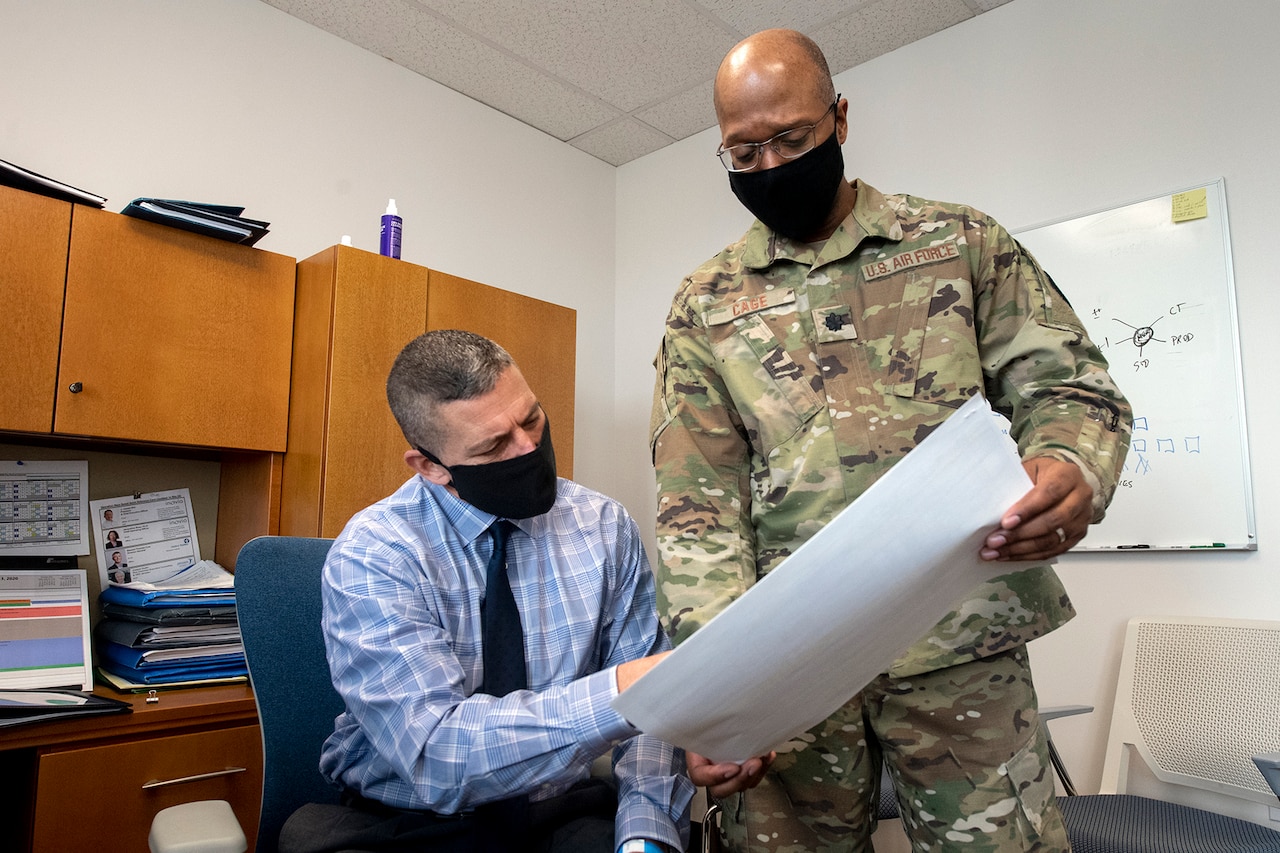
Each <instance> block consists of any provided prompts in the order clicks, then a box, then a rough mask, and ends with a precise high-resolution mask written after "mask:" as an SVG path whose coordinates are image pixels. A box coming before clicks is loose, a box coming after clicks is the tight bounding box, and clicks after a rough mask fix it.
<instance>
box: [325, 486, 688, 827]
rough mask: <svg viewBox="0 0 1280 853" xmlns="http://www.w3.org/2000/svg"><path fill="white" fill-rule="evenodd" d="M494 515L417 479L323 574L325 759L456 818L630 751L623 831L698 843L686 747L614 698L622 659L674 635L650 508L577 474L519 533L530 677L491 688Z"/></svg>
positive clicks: (379, 788) (619, 760) (618, 763)
mask: <svg viewBox="0 0 1280 853" xmlns="http://www.w3.org/2000/svg"><path fill="white" fill-rule="evenodd" d="M494 520H495V519H494V517H493V516H491V515H489V514H488V513H486V512H483V511H482V510H479V509H476V508H475V507H473V506H471V505H470V504H468V503H466V502H464V501H462V500H459V499H458V498H456V497H454V496H453V495H452V494H450V493H449V492H448V491H447V490H445V489H443V488H441V487H439V486H437V485H435V484H434V483H430V482H428V481H427V480H424V479H422V478H421V477H418V476H414V477H413V478H411V479H410V480H409V481H408V482H406V483H405V484H404V485H403V486H401V487H400V489H399V490H397V491H396V492H395V494H393V495H391V496H390V497H388V498H385V499H384V500H381V501H379V502H378V503H376V504H374V505H373V506H371V507H369V508H368V509H365V510H363V511H362V512H360V513H358V514H356V515H355V516H354V517H353V518H352V519H351V521H350V522H348V524H347V526H346V529H345V530H343V532H342V534H341V535H340V536H339V537H338V538H337V540H336V541H335V543H334V546H333V548H332V550H331V551H330V553H329V557H328V560H327V562H326V564H325V569H324V580H323V597H324V618H323V628H324V634H325V643H326V645H327V647H328V656H329V666H330V670H331V671H332V675H333V681H334V685H335V686H336V687H337V689H338V692H339V693H340V694H341V695H342V697H343V699H344V700H345V702H346V711H345V712H344V713H343V714H341V715H340V716H339V717H338V718H337V720H335V723H334V728H335V730H334V733H333V734H332V735H331V736H330V737H329V739H328V741H327V742H326V743H325V745H324V749H323V752H322V754H321V760H320V769H321V771H322V772H323V773H324V774H325V775H326V776H327V777H328V778H330V779H332V780H334V781H335V782H337V783H338V784H340V785H342V786H343V787H344V788H347V789H351V790H354V791H355V792H357V793H359V794H361V795H362V796H364V797H368V798H370V799H374V800H379V801H381V802H384V803H386V804H388V805H392V806H397V807H400V808H410V809H430V810H432V811H435V812H439V813H443V814H453V813H457V812H460V811H466V810H469V809H472V808H474V807H475V806H477V805H480V804H482V803H486V802H490V801H493V800H499V799H505V798H507V797H510V796H513V795H516V794H521V793H527V794H529V795H530V798H531V799H532V800H535V801H536V800H540V799H545V798H547V797H551V796H555V795H557V794H560V793H562V792H564V791H565V790H567V789H568V788H569V787H570V786H571V785H572V784H573V783H575V782H577V781H579V780H581V779H584V778H586V777H587V776H588V773H589V769H590V765H591V763H592V762H593V760H594V759H595V758H596V757H597V756H599V755H601V754H603V753H604V752H605V751H606V750H607V749H609V748H610V747H611V746H614V775H615V777H616V779H617V782H618V798H619V808H618V818H617V824H616V832H615V835H616V838H617V840H618V842H622V841H625V840H629V839H632V838H644V839H649V840H652V841H658V842H661V843H664V844H668V845H670V846H672V847H673V848H675V849H684V844H685V842H686V840H687V837H688V816H689V803H690V799H691V797H692V794H693V785H692V783H690V782H689V780H688V778H687V777H686V776H685V775H684V774H683V755H682V754H681V753H679V752H678V751H677V750H674V749H673V748H672V747H671V746H669V745H668V744H666V743H664V742H662V741H660V740H657V739H656V738H653V737H649V736H647V735H643V734H638V733H637V732H636V730H635V729H634V728H632V727H631V726H630V725H629V724H628V723H627V722H626V721H625V720H623V719H622V717H621V716H619V715H618V713H617V712H616V711H614V710H613V709H612V708H611V707H610V705H609V702H610V700H611V699H612V698H613V697H614V696H616V695H617V683H616V679H615V674H614V667H616V666H617V665H618V664H620V663H624V662H626V661H629V660H633V659H635V658H639V657H643V656H645V655H649V654H652V653H654V652H658V651H662V650H665V649H667V648H669V647H670V644H669V642H668V640H667V637H666V635H665V633H664V632H663V631H662V629H661V627H660V625H659V623H658V616H657V611H656V607H655V592H654V581H653V576H652V573H651V571H650V568H649V563H648V560H647V558H646V556H645V552H644V548H643V545H642V543H641V540H640V534H639V529H638V528H637V526H636V523H635V521H634V520H633V519H632V518H631V517H630V516H629V515H628V514H627V512H626V510H625V509H623V507H622V505H621V504H619V503H617V502H616V501H614V500H611V499H610V498H607V497H605V496H604V495H601V494H599V493H597V492H594V491H591V490H590V489H587V488H585V487H583V486H581V485H578V484H576V483H573V482H571V481H569V480H564V479H561V480H560V481H559V483H558V492H557V496H556V502H555V505H554V506H553V507H552V508H551V510H550V511H549V512H547V513H545V514H544V515H540V516H536V517H534V518H530V519H522V520H517V521H515V522H514V523H515V524H516V526H517V527H518V528H519V529H518V530H516V531H513V532H512V535H511V539H510V541H509V543H508V546H507V547H508V560H509V562H510V564H511V566H512V568H511V585H512V590H513V592H514V594H515V598H516V603H517V605H518V607H519V610H520V614H521V621H522V623H523V625H524V634H525V656H526V663H527V667H528V672H529V686H530V689H529V690H525V691H517V692H515V693H512V694H510V695H508V696H505V697H501V698H499V697H494V696H489V695H487V694H483V693H475V692H474V691H475V688H476V686H477V685H478V684H480V683H481V681H482V677H483V674H484V673H483V658H482V655H481V649H480V637H481V630H480V602H481V598H482V596H483V593H484V587H485V566H486V564H487V563H488V559H489V554H490V551H491V549H492V547H493V538H492V537H491V536H489V535H486V530H487V529H488V528H489V526H490V525H491V524H492V523H493V522H494Z"/></svg>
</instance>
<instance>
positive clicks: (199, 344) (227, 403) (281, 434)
mask: <svg viewBox="0 0 1280 853" xmlns="http://www.w3.org/2000/svg"><path fill="white" fill-rule="evenodd" d="M293 282H294V260H293V259H292V258H289V257H286V256H284V255H277V254H273V253H270V252H263V251H260V250H257V249H251V248H247V247H245V246H238V245H235V244H233V243H228V242H225V241H221V240H215V239H213V238H209V237H202V236H199V235H196V234H191V233H188V232H185V231H180V230H178V229H175V228H169V227H166V226H163V225H155V224H152V223H149V222H142V221H139V220H137V219H134V218H131V217H128V216H121V215H118V214H114V213H108V212H106V211H101V210H94V209H90V208H84V207H81V206H79V205H77V206H76V208H75V212H74V216H73V218H72V224H71V249H70V258H69V263H68V266H67V295H66V312H65V317H64V321H63V327H62V350H61V356H60V361H59V369H58V392H57V402H56V410H55V415H54V431H55V432H59V433H67V434H76V435H91V436H98V437H103V438H121V439H132V440H138V441H154V442H165V443H170V444H188V445H203V446H210V447H226V448H234V449H245V450H277V451H283V450H284V449H285V442H286V437H287V431H288V414H289V412H288V406H289V366H290V364H289V363H290V354H291V351H292V339H293ZM73 389H74V390H73Z"/></svg>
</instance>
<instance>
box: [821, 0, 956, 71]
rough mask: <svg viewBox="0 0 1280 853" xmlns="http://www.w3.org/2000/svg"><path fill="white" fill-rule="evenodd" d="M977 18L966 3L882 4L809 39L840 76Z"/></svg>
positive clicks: (886, 1)
mask: <svg viewBox="0 0 1280 853" xmlns="http://www.w3.org/2000/svg"><path fill="white" fill-rule="evenodd" d="M973 16H974V12H973V11H972V10H970V9H969V7H967V6H966V5H965V4H964V3H963V2H962V0H916V2H913V3H899V2H896V0H879V2H876V3H873V4H871V5H869V6H864V7H862V8H860V9H858V10H857V11H855V12H854V13H853V14H851V15H849V16H848V17H846V18H841V19H839V20H836V21H833V22H832V23H830V24H827V25H826V26H824V27H822V28H820V29H819V30H817V31H815V32H812V33H810V34H809V35H810V36H811V37H812V38H813V40H814V41H816V42H817V43H818V45H819V46H820V47H821V48H822V52H823V53H824V54H826V57H827V64H829V65H830V66H831V73H832V74H839V73H840V72H841V71H847V70H848V69H850V68H853V67H854V66H855V65H860V64H862V63H863V62H866V61H867V60H869V59H875V58H876V57H877V56H880V55H882V54H885V53H889V52H890V51H893V50H897V49H898V48H900V47H902V46H903V45H906V44H910V43H911V42H913V41H917V40H918V39H922V38H924V37H925V36H928V35H932V34H933V33H936V32H939V31H940V30H945V29H946V28H947V27H950V26H952V25H954V24H958V23H960V22H961V21H964V20H967V19H969V18H972V17H973Z"/></svg>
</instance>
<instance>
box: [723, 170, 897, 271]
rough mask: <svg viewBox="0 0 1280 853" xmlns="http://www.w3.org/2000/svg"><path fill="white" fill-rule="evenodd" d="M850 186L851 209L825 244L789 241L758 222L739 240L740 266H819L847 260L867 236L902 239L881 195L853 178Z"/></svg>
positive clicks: (895, 218) (873, 188) (895, 217)
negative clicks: (791, 263) (781, 263)
mask: <svg viewBox="0 0 1280 853" xmlns="http://www.w3.org/2000/svg"><path fill="white" fill-rule="evenodd" d="M852 183H853V188H854V191H855V192H856V193H857V197H856V198H855V200H854V202H853V210H851V211H850V212H849V215H848V216H846V217H845V218H844V221H843V222H841V223H840V225H839V226H838V227H837V228H836V230H835V232H834V233H832V235H831V236H830V237H828V238H827V240H826V242H825V243H822V244H813V243H804V242H801V241H799V240H792V239H791V238H790V237H784V236H783V235H781V234H779V233H777V232H776V231H774V230H772V229H771V228H769V226H767V225H765V224H764V223H763V222H761V221H760V220H758V219H757V220H756V221H755V222H754V223H752V225H751V228H750V229H748V230H747V233H746V234H745V235H744V236H743V238H742V242H743V250H742V264H743V266H745V267H749V268H751V269H757V270H762V269H766V268H768V267H770V266H772V265H773V264H774V263H776V262H777V261H782V260H787V261H795V262H797V263H802V264H806V265H808V266H818V265H819V264H824V263H829V262H830V261H835V260H839V259H840V258H844V257H848V256H849V255H851V254H853V253H854V252H855V251H856V250H857V248H858V246H859V245H860V244H861V243H862V241H863V240H865V239H867V238H868V237H879V238H882V239H885V240H890V241H893V242H895V243H896V242H898V241H899V240H901V239H902V237H903V232H902V225H901V223H900V222H899V221H898V215H897V212H896V211H895V210H894V209H893V208H892V207H891V206H890V205H889V203H888V202H887V201H886V200H885V197H884V195H883V194H882V193H881V192H880V191H879V190H877V189H876V188H875V187H873V186H871V185H869V184H866V183H864V182H863V181H861V180H860V179H856V178H855V179H854V180H853V182H852Z"/></svg>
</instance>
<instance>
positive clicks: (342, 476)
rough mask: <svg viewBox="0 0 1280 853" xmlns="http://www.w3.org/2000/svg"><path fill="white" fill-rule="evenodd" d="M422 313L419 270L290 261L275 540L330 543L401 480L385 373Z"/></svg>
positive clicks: (423, 283)
mask: <svg viewBox="0 0 1280 853" xmlns="http://www.w3.org/2000/svg"><path fill="white" fill-rule="evenodd" d="M426 315H427V270H426V268H425V267H420V266H416V265H414V264H410V263H406V262H404V261H399V260H394V259H391V258H384V257H382V256H381V255H375V254H372V253H370V252H363V251H360V250H359V249H353V248H351V247H348V246H333V247H331V248H329V249H326V250H325V251H323V252H320V253H319V254H317V255H314V256H312V257H310V258H307V259H306V260H303V261H299V262H298V307H297V313H296V323H295V346H294V357H293V358H294V360H293V389H292V397H291V402H290V413H291V414H290V421H289V452H288V453H286V454H285V459H284V482H283V494H284V498H283V500H282V502H281V511H280V532H281V533H282V534H284V535H286V536H325V537H332V536H337V535H338V534H339V533H340V532H342V528H343V526H344V525H345V524H346V523H347V521H348V519H350V518H351V516H352V515H354V514H355V513H357V512H359V511H360V510H362V509H364V508H365V507H367V506H369V505H370V504H372V503H374V502H376V501H379V500H381V499H382V498H385V497H386V496H387V495H389V494H391V493H392V492H393V491H395V490H396V489H397V488H399V487H400V484H402V483H403V482H404V481H405V480H407V479H409V476H410V475H411V474H412V472H411V471H410V470H409V467H408V466H407V465H405V464H404V459H403V457H404V452H405V451H406V450H407V449H408V444H407V443H406V442H405V440H404V436H403V435H401V433H400V427H399V426H398V425H397V424H396V421H395V418H394V417H393V416H392V415H391V409H390V407H389V406H388V405H387V394H386V385H387V374H388V373H389V372H390V371H391V364H392V362H394V361H395V358H396V356H397V355H399V353H400V350H401V349H403V348H404V345H405V344H407V343H408V342H409V341H411V340H413V339H414V338H415V337H417V336H418V335H420V334H422V332H423V331H424V329H425V324H426Z"/></svg>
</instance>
